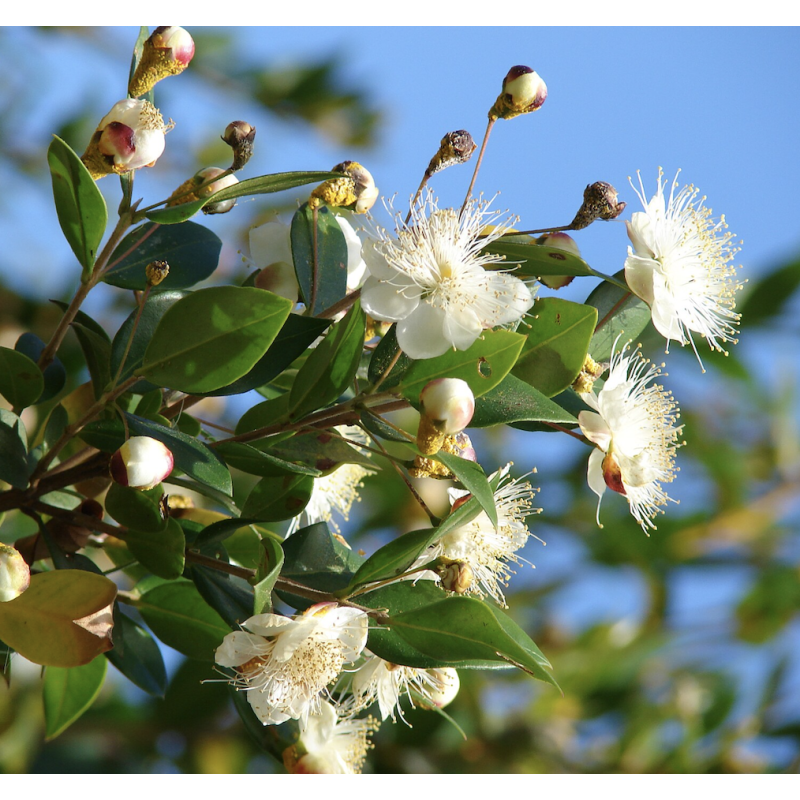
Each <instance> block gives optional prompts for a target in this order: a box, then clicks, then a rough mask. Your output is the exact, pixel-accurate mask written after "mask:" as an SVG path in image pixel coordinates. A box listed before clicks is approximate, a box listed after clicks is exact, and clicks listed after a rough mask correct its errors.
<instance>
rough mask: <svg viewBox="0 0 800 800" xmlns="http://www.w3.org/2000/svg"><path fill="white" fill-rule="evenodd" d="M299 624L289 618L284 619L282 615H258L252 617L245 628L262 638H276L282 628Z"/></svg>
mask: <svg viewBox="0 0 800 800" xmlns="http://www.w3.org/2000/svg"><path fill="white" fill-rule="evenodd" d="M295 624H297V623H296V622H295V621H294V620H293V619H289V617H282V616H281V615H280V614H257V615H256V616H255V617H250V619H247V620H245V621H244V623H243V627H245V628H247V630H249V631H252V632H253V633H258V634H261V636H276V635H277V634H278V633H280V630H281V629H282V628H286V627H287V626H289V625H295Z"/></svg>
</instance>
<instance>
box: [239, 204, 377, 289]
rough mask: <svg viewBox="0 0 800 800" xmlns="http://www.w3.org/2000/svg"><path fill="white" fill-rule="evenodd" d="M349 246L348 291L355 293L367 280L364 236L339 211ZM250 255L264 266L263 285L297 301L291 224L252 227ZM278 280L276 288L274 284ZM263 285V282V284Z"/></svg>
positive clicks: (269, 224)
mask: <svg viewBox="0 0 800 800" xmlns="http://www.w3.org/2000/svg"><path fill="white" fill-rule="evenodd" d="M335 216H336V221H337V222H338V223H339V227H340V228H341V231H342V233H343V234H344V239H345V243H346V245H347V291H348V293H350V292H354V291H355V290H356V289H358V287H359V286H361V284H362V283H363V281H364V275H365V273H366V271H367V265H366V264H365V263H364V259H363V258H362V257H361V239H359V238H358V234H357V233H356V232H355V230H354V228H353V226H352V225H351V224H350V222H349V221H348V220H347V219H346V218H345V217H344V216H343V215H341V214H336V215H335ZM250 256H251V258H252V259H253V261H254V263H255V264H256V265H257V266H259V267H261V268H262V270H261V273H262V275H263V278H262V275H260V276H259V278H262V281H261V284H259V285H260V286H261V288H264V289H269V290H270V291H271V292H274V293H275V294H278V295H280V296H281V297H287V298H288V299H289V300H292V301H293V302H297V297H298V295H299V293H300V287H299V286H298V284H297V277H296V276H295V272H294V260H293V259H292V237H291V227H290V226H289V225H287V224H286V223H284V222H277V221H275V222H265V223H264V224H263V225H259V226H258V227H256V228H251V229H250ZM270 281H272V283H274V288H273V286H272V285H270ZM262 284H263V285H262Z"/></svg>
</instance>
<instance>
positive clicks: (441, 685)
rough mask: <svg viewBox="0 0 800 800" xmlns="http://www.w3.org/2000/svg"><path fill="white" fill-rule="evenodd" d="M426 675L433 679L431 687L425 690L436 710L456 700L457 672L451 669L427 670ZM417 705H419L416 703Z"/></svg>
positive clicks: (458, 682)
mask: <svg viewBox="0 0 800 800" xmlns="http://www.w3.org/2000/svg"><path fill="white" fill-rule="evenodd" d="M428 674H429V675H430V676H431V677H432V678H433V681H434V683H433V685H432V686H429V687H428V688H427V692H426V693H427V695H428V698H429V699H430V701H431V702H432V703H433V705H434V706H435V707H436V708H444V707H445V706H448V705H450V703H452V702H453V700H455V699H456V695H457V694H458V690H459V688H461V681H460V680H459V677H458V672H457V671H456V670H454V669H453V668H452V667H440V668H439V669H429V670H428ZM417 705H421V704H420V703H417Z"/></svg>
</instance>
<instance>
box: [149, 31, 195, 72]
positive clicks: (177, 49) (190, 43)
mask: <svg viewBox="0 0 800 800" xmlns="http://www.w3.org/2000/svg"><path fill="white" fill-rule="evenodd" d="M150 41H151V42H152V44H153V47H156V48H158V49H159V50H169V51H170V58H171V59H172V60H173V61H175V62H177V63H178V64H180V65H181V66H182V67H183V69H186V67H188V66H189V62H190V61H191V60H192V59H193V58H194V39H192V36H191V34H190V33H189V31H187V30H186V29H185V28H181V27H180V25H160V26H159V27H158V28H156V29H155V30H154V31H153V33H152V34H150Z"/></svg>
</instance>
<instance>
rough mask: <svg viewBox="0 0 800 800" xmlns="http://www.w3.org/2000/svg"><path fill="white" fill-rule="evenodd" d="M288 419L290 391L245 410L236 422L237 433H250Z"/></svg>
mask: <svg viewBox="0 0 800 800" xmlns="http://www.w3.org/2000/svg"><path fill="white" fill-rule="evenodd" d="M288 419H289V393H288V392H287V393H286V394H282V395H280V396H279V397H273V398H272V399H271V400H265V401H264V402H263V403H258V405H255V406H253V407H252V408H250V409H248V410H247V411H245V412H244V414H242V417H241V419H240V420H239V422H237V423H236V433H237V434H240V433H249V432H250V431H255V430H259V429H260V428H266V427H267V426H268V425H274V424H276V423H278V422H286V421H287V420H288Z"/></svg>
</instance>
